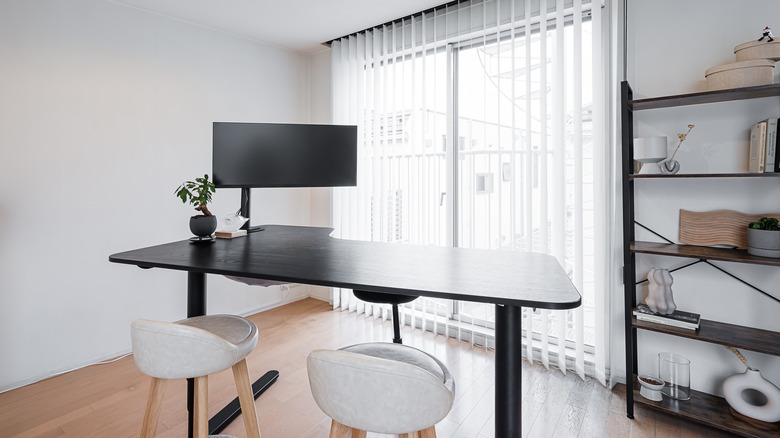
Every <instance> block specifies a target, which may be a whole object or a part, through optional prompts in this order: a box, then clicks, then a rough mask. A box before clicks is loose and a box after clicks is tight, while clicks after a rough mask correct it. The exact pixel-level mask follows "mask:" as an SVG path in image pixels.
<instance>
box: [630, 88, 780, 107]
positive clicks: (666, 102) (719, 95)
mask: <svg viewBox="0 0 780 438" xmlns="http://www.w3.org/2000/svg"><path fill="white" fill-rule="evenodd" d="M774 96H780V84H769V85H760V86H757V87H746V88H734V89H730V90H717V91H704V92H700V93H688V94H678V95H673V96H663V97H652V98H648V99H634V100H629V101H628V106H629V108H631V109H632V110H633V111H640V110H647V109H656V108H672V107H676V106H685V105H699V104H703V103H717V102H729V101H733V100H744V99H758V98H762V97H774Z"/></svg>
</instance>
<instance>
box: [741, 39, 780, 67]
mask: <svg viewBox="0 0 780 438" xmlns="http://www.w3.org/2000/svg"><path fill="white" fill-rule="evenodd" d="M734 55H736V57H737V61H750V60H753V59H771V60H772V61H775V62H777V61H780V41H772V42H769V41H755V40H753V41H748V42H746V43H744V44H740V45H738V46H737V47H734Z"/></svg>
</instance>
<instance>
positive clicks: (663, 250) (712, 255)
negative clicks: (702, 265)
mask: <svg viewBox="0 0 780 438" xmlns="http://www.w3.org/2000/svg"><path fill="white" fill-rule="evenodd" d="M631 251H632V252H634V253H639V254H656V255H665V256H672V257H685V258H693V259H706V260H722V261H726V262H735V263H748V264H753V265H766V266H780V259H773V258H769V257H759V256H754V255H750V254H748V253H747V250H744V249H731V248H715V247H711V246H695V245H681V244H677V243H656V242H641V241H636V242H631Z"/></svg>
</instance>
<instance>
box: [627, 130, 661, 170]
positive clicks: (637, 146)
mask: <svg viewBox="0 0 780 438" xmlns="http://www.w3.org/2000/svg"><path fill="white" fill-rule="evenodd" d="M667 144H668V140H667V138H666V136H660V137H640V138H635V139H634V160H636V161H639V162H640V163H642V169H640V171H639V174H640V175H648V174H660V173H661V168H660V167H658V162H660V161H663V160H665V159H666V157H667V152H666V147H667Z"/></svg>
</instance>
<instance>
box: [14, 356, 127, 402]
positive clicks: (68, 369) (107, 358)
mask: <svg viewBox="0 0 780 438" xmlns="http://www.w3.org/2000/svg"><path fill="white" fill-rule="evenodd" d="M131 352H132V349H130V348H125V349H122V350H119V351H117V352H114V353H110V354H107V355H101V356H98V357H95V358H92V359H90V360H87V361H82V362H77V363H75V364H73V365H70V366H68V367H64V368H60V369H57V370H53V371H47V372H45V373H41V374H39V375H37V376H34V377H30V378H28V379H24V380H21V381H19V382H14V383H9V384H7V385H3V386H0V394H2V393H4V392H8V391H12V390H14V389H19V388H21V387H23V386H27V385H32V384H33V383H38V382H40V381H42V380H46V379H50V378H52V377H57V376H59V375H62V374H66V373H69V372H71V371H76V370H79V369H81V368H85V367H88V366H92V365H102V364H104V363H108V362H110V361H111V360H112V359H116V358H118V357H120V356H124V355H126V354H129V353H131Z"/></svg>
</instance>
